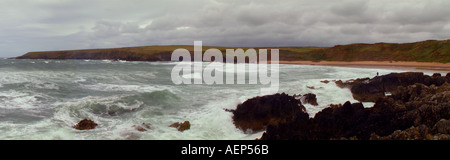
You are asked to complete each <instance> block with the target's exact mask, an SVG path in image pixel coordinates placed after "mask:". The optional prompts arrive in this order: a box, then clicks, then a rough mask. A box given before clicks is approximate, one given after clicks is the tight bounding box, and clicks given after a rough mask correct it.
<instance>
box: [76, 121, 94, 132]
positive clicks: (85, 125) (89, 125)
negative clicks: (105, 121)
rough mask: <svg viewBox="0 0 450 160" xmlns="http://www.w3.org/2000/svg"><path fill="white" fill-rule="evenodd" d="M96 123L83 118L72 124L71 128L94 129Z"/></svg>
mask: <svg viewBox="0 0 450 160" xmlns="http://www.w3.org/2000/svg"><path fill="white" fill-rule="evenodd" d="M97 125H98V124H97V123H95V122H94V121H92V120H90V119H83V120H81V121H80V122H78V123H77V124H76V125H75V126H73V128H75V129H78V130H88V129H94V128H95V127H97Z"/></svg>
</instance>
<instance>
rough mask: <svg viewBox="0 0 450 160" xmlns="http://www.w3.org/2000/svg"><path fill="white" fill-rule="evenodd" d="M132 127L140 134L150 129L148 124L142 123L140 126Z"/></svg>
mask: <svg viewBox="0 0 450 160" xmlns="http://www.w3.org/2000/svg"><path fill="white" fill-rule="evenodd" d="M133 127H134V128H135V129H136V130H137V131H140V132H145V131H147V130H148V129H151V128H152V127H151V125H150V124H149V123H142V124H141V125H133Z"/></svg>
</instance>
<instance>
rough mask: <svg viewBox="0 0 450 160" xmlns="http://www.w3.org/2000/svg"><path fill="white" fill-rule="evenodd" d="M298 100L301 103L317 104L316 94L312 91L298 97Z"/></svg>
mask: <svg viewBox="0 0 450 160" xmlns="http://www.w3.org/2000/svg"><path fill="white" fill-rule="evenodd" d="M300 101H301V102H302V104H311V105H314V106H317V105H319V104H318V103H317V98H316V95H315V94H313V93H308V94H304V95H303V96H301V97H300Z"/></svg>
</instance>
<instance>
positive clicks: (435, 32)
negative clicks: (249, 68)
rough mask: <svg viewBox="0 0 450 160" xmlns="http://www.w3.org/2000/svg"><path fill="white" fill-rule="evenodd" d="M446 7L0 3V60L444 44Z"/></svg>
mask: <svg viewBox="0 0 450 160" xmlns="http://www.w3.org/2000/svg"><path fill="white" fill-rule="evenodd" d="M449 6H450V1H448V0H368V1H361V0H339V1H337V0H278V1H273V0H254V1H252V0H1V1H0V57H15V56H19V55H22V54H25V53H27V52H30V51H49V50H70V49H92V48H116V47H131V46H150V45H193V43H194V41H196V40H201V41H203V45H208V46H230V47H231V46H233V47H261V46H270V47H277V46H279V47H281V46H334V45H343V44H350V43H376V42H390V43H406V42H416V41H423V40H429V39H436V40H446V39H450V38H449V37H450V9H448V7H449Z"/></svg>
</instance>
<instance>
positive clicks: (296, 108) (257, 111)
mask: <svg viewBox="0 0 450 160" xmlns="http://www.w3.org/2000/svg"><path fill="white" fill-rule="evenodd" d="M299 112H301V113H302V112H306V109H305V107H304V106H303V105H302V103H301V102H300V100H298V99H296V98H295V97H294V96H289V95H287V94H285V93H281V94H279V93H277V94H274V95H267V96H262V97H255V98H251V99H248V100H247V101H245V102H244V103H242V104H239V105H238V106H237V108H236V110H232V113H233V122H234V124H235V125H236V127H238V128H240V129H242V130H243V131H245V132H247V131H259V130H263V129H265V128H266V126H268V125H277V124H280V123H285V122H287V121H289V120H291V119H292V118H294V117H295V116H296V115H297V113H299Z"/></svg>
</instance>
